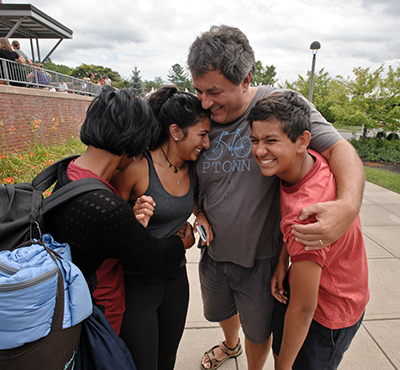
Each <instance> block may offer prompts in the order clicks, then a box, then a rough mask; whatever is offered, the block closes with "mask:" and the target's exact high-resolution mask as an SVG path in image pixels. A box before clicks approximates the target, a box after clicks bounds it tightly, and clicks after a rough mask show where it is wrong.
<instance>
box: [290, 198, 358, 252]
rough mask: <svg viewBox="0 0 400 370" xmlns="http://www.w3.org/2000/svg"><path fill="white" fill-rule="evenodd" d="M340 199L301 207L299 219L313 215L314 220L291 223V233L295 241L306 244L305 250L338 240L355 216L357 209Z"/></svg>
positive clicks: (324, 245) (321, 246)
mask: <svg viewBox="0 0 400 370" xmlns="http://www.w3.org/2000/svg"><path fill="white" fill-rule="evenodd" d="M344 203H345V202H344V201H342V200H339V199H337V200H334V201H330V202H324V203H316V204H313V205H311V206H308V207H305V208H303V211H302V213H301V215H300V220H301V221H304V220H306V219H307V218H308V217H310V216H312V215H314V216H315V219H316V222H314V223H310V224H307V225H293V226H292V234H293V235H294V236H295V237H296V241H297V242H299V243H302V244H304V245H306V248H305V249H306V250H317V249H321V248H324V247H326V246H328V245H329V244H332V243H334V242H335V241H336V240H338V239H339V238H340V237H341V236H342V235H343V234H344V233H345V232H346V230H347V229H348V228H349V226H350V225H351V223H352V222H353V221H354V219H355V218H356V217H357V214H358V210H352V209H351V208H350V207H349V205H348V204H344Z"/></svg>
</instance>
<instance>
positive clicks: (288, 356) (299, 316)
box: [276, 261, 322, 370]
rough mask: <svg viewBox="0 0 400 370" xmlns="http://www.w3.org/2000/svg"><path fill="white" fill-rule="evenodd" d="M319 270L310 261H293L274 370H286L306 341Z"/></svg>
mask: <svg viewBox="0 0 400 370" xmlns="http://www.w3.org/2000/svg"><path fill="white" fill-rule="evenodd" d="M321 271H322V268H321V266H320V265H318V264H317V263H316V262H314V261H301V262H295V263H293V264H292V267H291V275H290V301H289V306H288V309H287V311H286V315H285V326H284V329H283V338H282V344H281V350H280V353H279V357H278V360H277V366H276V369H278V370H290V369H291V368H292V365H293V363H294V361H295V359H296V357H297V354H298V352H299V350H300V348H301V346H302V345H303V343H304V340H305V339H306V336H307V333H308V330H309V328H310V325H311V321H312V318H313V315H314V311H315V309H316V307H317V302H318V289H319V281H320V277H321Z"/></svg>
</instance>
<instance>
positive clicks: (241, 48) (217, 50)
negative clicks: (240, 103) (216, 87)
mask: <svg viewBox="0 0 400 370" xmlns="http://www.w3.org/2000/svg"><path fill="white" fill-rule="evenodd" d="M187 63H188V67H189V70H190V72H191V74H192V76H193V77H201V76H203V75H204V74H205V73H207V72H209V71H215V70H219V71H220V72H221V73H222V74H223V75H224V76H225V77H226V78H227V79H228V80H230V81H231V82H233V83H234V84H235V85H239V84H240V83H241V82H242V81H243V80H244V79H245V78H246V76H247V75H248V73H249V72H251V74H252V76H253V74H254V68H255V58H254V52H253V49H252V47H251V46H250V43H249V40H248V39H247V37H246V35H245V34H244V33H243V32H242V31H240V30H239V29H238V28H235V27H229V26H225V25H221V26H212V27H211V28H210V30H209V31H207V32H204V33H202V34H201V35H200V36H199V37H197V38H196V40H194V42H193V44H192V45H191V46H190V49H189V55H188V61H187Z"/></svg>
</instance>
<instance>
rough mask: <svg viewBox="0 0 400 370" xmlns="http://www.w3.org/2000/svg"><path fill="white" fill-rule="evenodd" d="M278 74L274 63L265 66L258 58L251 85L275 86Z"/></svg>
mask: <svg viewBox="0 0 400 370" xmlns="http://www.w3.org/2000/svg"><path fill="white" fill-rule="evenodd" d="M275 76H276V72H275V67H274V66H273V65H270V66H267V65H266V66H265V67H263V65H262V63H261V61H259V60H257V61H256V65H255V71H254V76H253V78H252V79H251V83H250V85H251V86H260V85H264V86H265V85H270V86H274V84H275V82H277V81H278V80H275V79H274V77H275Z"/></svg>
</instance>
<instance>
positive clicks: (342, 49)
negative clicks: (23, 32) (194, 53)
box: [3, 0, 400, 83]
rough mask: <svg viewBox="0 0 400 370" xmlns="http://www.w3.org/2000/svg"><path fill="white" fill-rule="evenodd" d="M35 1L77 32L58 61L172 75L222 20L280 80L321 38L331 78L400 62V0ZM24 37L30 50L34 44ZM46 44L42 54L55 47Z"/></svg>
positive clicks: (321, 61)
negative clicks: (243, 36) (197, 41)
mask: <svg viewBox="0 0 400 370" xmlns="http://www.w3.org/2000/svg"><path fill="white" fill-rule="evenodd" d="M3 3H20V0H8V1H7V0H3ZM33 5H34V6H36V7H37V8H38V9H40V10H41V11H43V12H45V13H46V14H48V15H49V16H51V17H52V18H54V19H56V20H57V21H59V22H61V23H63V24H64V25H66V26H67V27H68V28H70V29H72V30H73V33H74V34H73V40H64V41H63V42H62V43H61V45H60V46H59V47H58V49H57V50H56V51H55V53H54V54H53V55H52V60H53V61H54V62H55V63H58V64H65V65H68V66H70V67H76V66H78V65H80V64H82V63H85V64H96V65H103V66H105V67H110V68H112V69H113V70H115V71H118V72H119V73H120V74H121V75H122V76H124V77H129V76H130V75H131V73H132V69H134V67H135V66H137V68H138V69H139V70H140V71H141V72H140V75H141V76H142V78H143V79H147V80H152V79H154V77H156V76H160V77H162V78H163V79H166V78H167V75H168V72H169V70H170V69H171V67H172V65H173V64H175V63H179V64H181V65H182V66H184V67H185V66H186V58H187V53H188V49H189V46H190V44H191V43H192V42H193V40H194V39H195V37H197V36H198V35H200V34H201V33H202V32H204V31H207V30H208V29H209V28H210V27H211V26H212V25H220V24H227V25H231V26H235V27H238V28H240V29H241V30H242V31H243V32H244V33H245V34H246V35H247V37H248V38H249V40H250V43H251V45H252V46H253V48H254V51H255V55H256V59H257V60H261V61H262V63H263V64H264V65H274V66H275V67H276V71H277V78H278V79H279V82H280V83H283V82H284V81H285V80H288V81H293V80H295V79H297V76H298V75H302V76H305V75H306V73H307V71H309V70H310V69H311V57H312V55H311V52H310V50H309V47H310V44H311V42H313V41H314V40H318V41H319V42H320V43H321V45H322V47H321V50H320V51H319V52H318V55H317V69H321V68H324V69H325V71H327V72H329V74H330V75H331V76H336V75H338V74H340V75H342V76H348V75H350V74H351V73H352V69H353V68H354V67H359V66H361V67H364V68H365V67H371V68H377V67H379V66H380V65H381V64H382V63H386V64H390V65H394V66H396V67H397V65H398V63H399V60H400V48H399V41H398V40H400V27H398V25H397V24H396V23H397V19H398V15H399V13H400V2H399V1H398V0H386V1H379V0H378V1H377V0H336V1H335V2H332V1H331V0H270V1H265V0H245V1H243V0H229V1H228V0H220V1H215V0H192V1H190V3H188V2H187V1H186V0H137V1H135V2H127V1H124V0H114V1H112V2H107V3H102V2H98V1H95V0H85V1H78V0H70V1H69V2H68V3H65V2H62V1H61V0H35V3H33ZM396 17H397V18H396ZM20 41H21V44H22V47H23V49H24V50H25V52H27V51H29V49H30V45H29V42H28V41H26V42H25V43H23V40H20ZM40 43H41V48H42V49H43V50H42V53H41V54H42V56H44V55H46V54H47V52H48V50H50V49H51V48H52V47H53V45H54V42H53V41H52V42H49V41H46V40H43V41H42V40H41V42H40Z"/></svg>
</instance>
